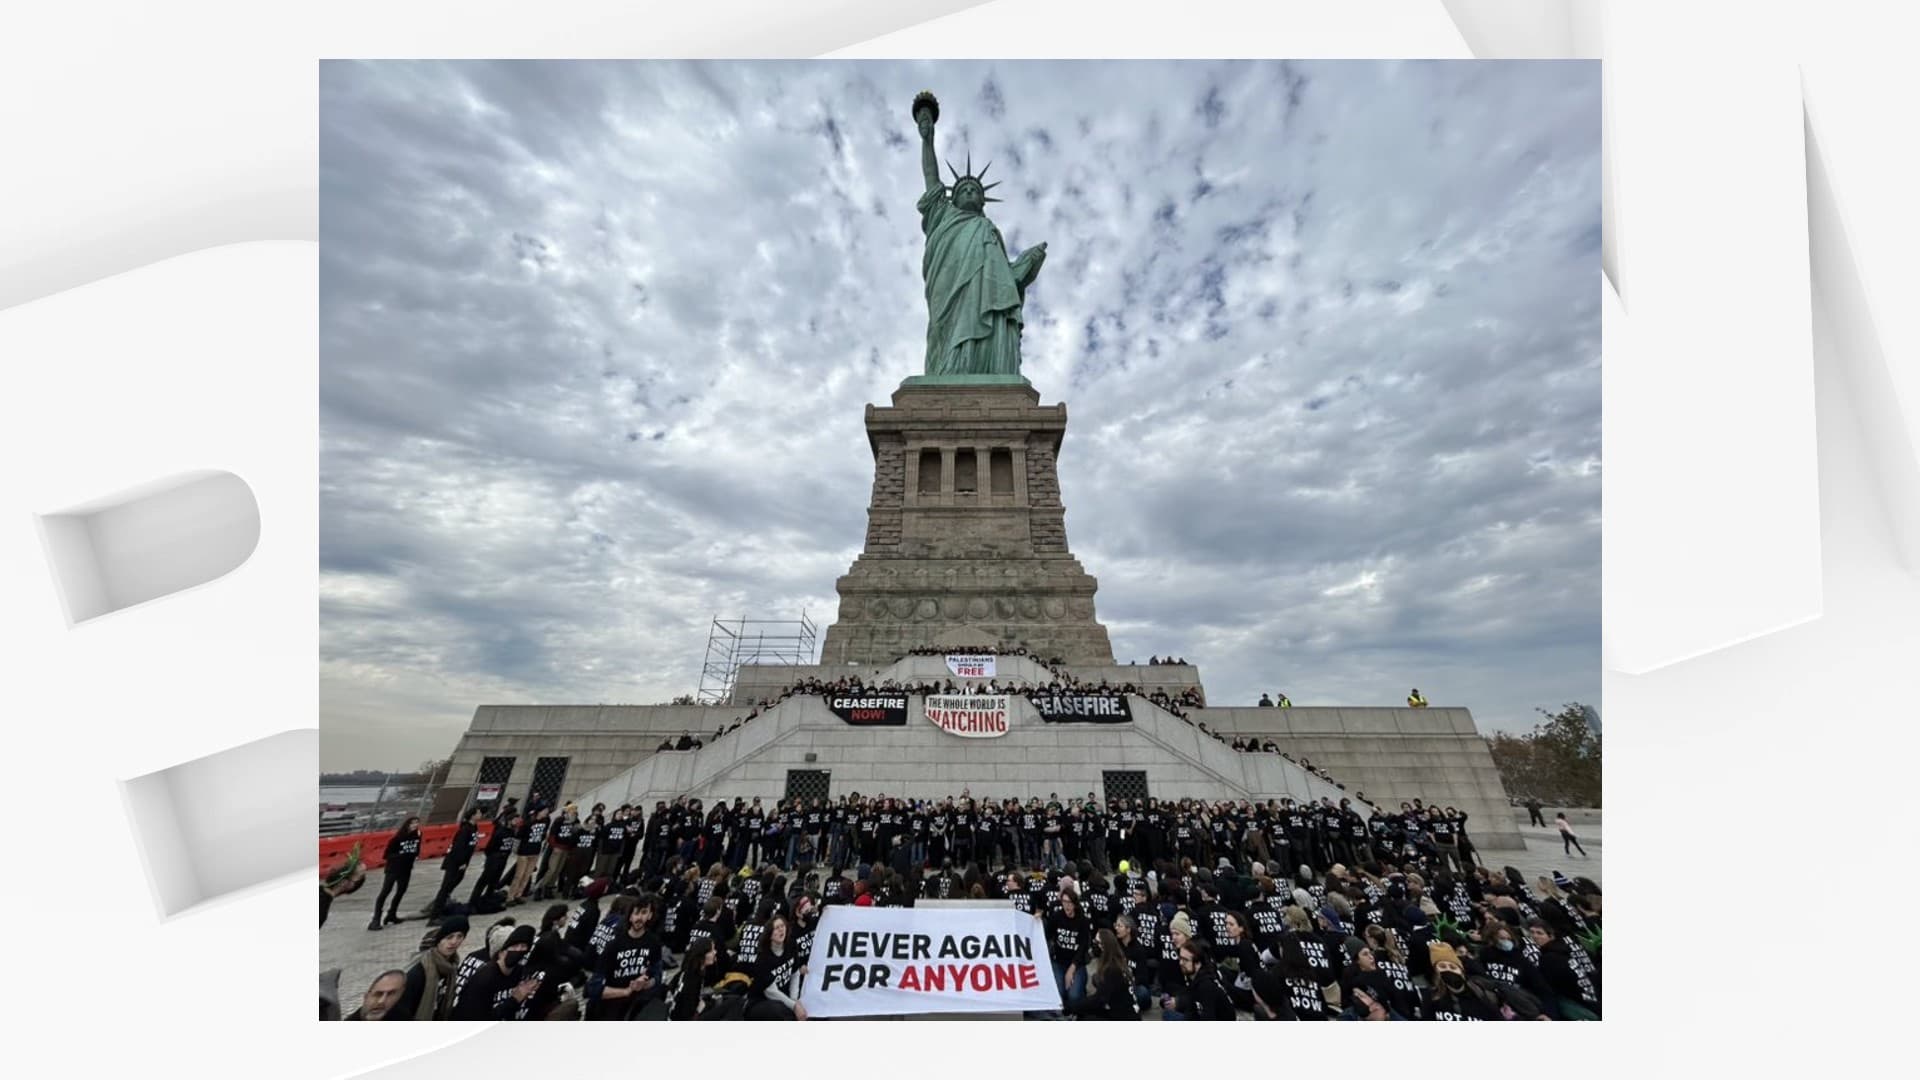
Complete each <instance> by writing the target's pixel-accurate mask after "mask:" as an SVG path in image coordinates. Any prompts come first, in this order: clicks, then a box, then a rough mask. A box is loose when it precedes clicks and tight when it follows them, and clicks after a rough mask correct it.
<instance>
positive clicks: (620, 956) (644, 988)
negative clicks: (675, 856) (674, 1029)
mask: <svg viewBox="0 0 1920 1080" xmlns="http://www.w3.org/2000/svg"><path fill="white" fill-rule="evenodd" d="M660 912H661V902H660V897H659V896H657V895H655V894H652V893H649V894H647V895H645V896H642V897H639V898H638V899H637V900H635V901H634V903H633V906H632V908H631V909H629V910H628V911H627V913H626V915H627V918H626V926H625V927H623V928H622V929H621V930H620V932H619V933H617V934H615V935H614V938H613V940H612V941H610V942H608V944H607V948H606V951H605V952H603V953H601V954H600V959H599V962H598V963H597V964H595V966H594V972H593V978H592V980H591V981H589V982H588V984H587V998H588V1001H589V1003H590V1004H589V1005H588V1007H587V1019H589V1020H627V1019H658V1017H657V1016H656V1015H648V1016H642V1015H641V1014H642V1013H643V1012H646V1011H647V1009H648V1007H649V1006H651V1005H653V1003H654V1002H656V1001H660V1000H662V991H661V989H660V972H661V969H662V967H663V966H664V963H665V955H666V948H665V946H664V945H663V944H662V943H661V941H660V935H659V934H656V933H655V932H654V929H653V925H654V922H655V921H656V920H657V919H658V918H659V917H660ZM655 1012H656V1013H657V1012H658V1010H655Z"/></svg>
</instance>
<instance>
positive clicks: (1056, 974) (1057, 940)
mask: <svg viewBox="0 0 1920 1080" xmlns="http://www.w3.org/2000/svg"><path fill="white" fill-rule="evenodd" d="M1043 922H1044V924H1045V926H1046V933H1047V955H1048V956H1049V957H1050V958H1051V959H1052V960H1053V982H1054V985H1055V986H1056V987H1058V988H1059V990H1060V1000H1061V1002H1062V1003H1063V1004H1064V1005H1066V1006H1067V1007H1068V1008H1071V1007H1072V1006H1073V1003H1074V1002H1076V1001H1079V1000H1080V999H1081V997H1083V996H1085V994H1086V992H1087V956H1088V952H1089V949H1090V948H1091V946H1092V944H1093V927H1092V924H1091V923H1090V922H1089V921H1088V920H1087V916H1086V913H1085V912H1082V911H1081V910H1080V897H1079V895H1078V894H1077V893H1076V892H1075V891H1074V890H1072V889H1062V890H1060V906H1059V908H1058V910H1054V911H1048V912H1047V913H1046V915H1045V916H1043Z"/></svg>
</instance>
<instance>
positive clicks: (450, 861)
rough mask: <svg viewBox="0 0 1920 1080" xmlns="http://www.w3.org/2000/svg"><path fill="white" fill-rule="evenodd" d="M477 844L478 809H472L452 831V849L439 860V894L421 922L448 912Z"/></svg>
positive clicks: (426, 910)
mask: <svg viewBox="0 0 1920 1080" xmlns="http://www.w3.org/2000/svg"><path fill="white" fill-rule="evenodd" d="M479 840H480V808H479V807H477V806H475V807H471V808H469V809H468V810H467V812H466V813H465V814H463V815H461V817H460V825H459V827H458V828H456V829H454V831H453V846H451V847H449V848H447V855H446V858H444V859H441V860H440V891H439V892H436V893H434V894H433V899H432V900H431V901H429V902H428V903H427V906H426V908H425V909H424V910H422V911H421V912H420V917H421V918H423V919H437V918H439V917H440V913H441V912H442V911H445V910H446V908H447V901H448V900H449V899H450V898H451V897H452V896H453V890H455V889H457V888H459V887H460V879H461V878H464V877H466V876H467V864H469V863H470V862H472V861H473V851H474V848H475V847H477V846H478V845H479Z"/></svg>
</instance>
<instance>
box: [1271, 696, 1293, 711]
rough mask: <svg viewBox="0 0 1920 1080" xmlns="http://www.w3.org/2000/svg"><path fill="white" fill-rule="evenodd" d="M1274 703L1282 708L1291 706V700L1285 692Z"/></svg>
mask: <svg viewBox="0 0 1920 1080" xmlns="http://www.w3.org/2000/svg"><path fill="white" fill-rule="evenodd" d="M1275 704H1277V705H1279V706H1280V707H1281V708H1283V709H1291V708H1293V702H1291V701H1289V700H1287V695H1285V694H1281V695H1280V700H1279V701H1278V702H1275Z"/></svg>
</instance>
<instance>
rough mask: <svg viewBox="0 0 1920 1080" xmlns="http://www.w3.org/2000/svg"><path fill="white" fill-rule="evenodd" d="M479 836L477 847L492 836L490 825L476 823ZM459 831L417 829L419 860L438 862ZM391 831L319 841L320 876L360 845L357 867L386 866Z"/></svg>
mask: <svg viewBox="0 0 1920 1080" xmlns="http://www.w3.org/2000/svg"><path fill="white" fill-rule="evenodd" d="M479 825H480V835H479V838H478V840H477V841H476V846H479V845H484V844H485V843H486V842H487V837H488V836H489V835H491V834H492V832H493V823H492V822H490V821H485V820H482V821H481V822H479ZM459 830H460V826H459V825H427V826H423V827H422V828H421V829H420V855H419V858H422V859H437V858H439V857H440V856H442V855H445V854H446V853H447V849H448V848H450V847H452V846H453V834H454V833H456V832H458V831H459ZM393 832H394V831H393V830H392V829H387V830H385V831H383V832H368V833H353V834H351V835H348V836H327V837H322V838H321V840H320V876H321V877H325V876H326V875H327V874H328V873H329V872H330V871H332V870H334V869H336V868H338V867H339V865H340V864H341V863H343V862H346V861H347V854H348V853H349V852H351V851H352V850H353V845H355V844H359V845H360V865H362V866H364V867H366V868H367V869H368V870H378V869H379V868H380V867H382V866H384V865H386V862H387V841H389V840H391V839H393Z"/></svg>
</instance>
